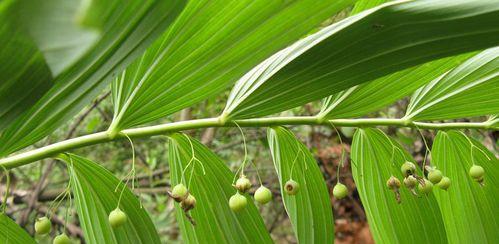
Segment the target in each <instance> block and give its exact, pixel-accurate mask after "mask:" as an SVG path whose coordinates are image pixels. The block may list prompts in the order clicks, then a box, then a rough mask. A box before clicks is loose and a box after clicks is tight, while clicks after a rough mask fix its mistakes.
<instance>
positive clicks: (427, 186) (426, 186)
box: [418, 179, 433, 194]
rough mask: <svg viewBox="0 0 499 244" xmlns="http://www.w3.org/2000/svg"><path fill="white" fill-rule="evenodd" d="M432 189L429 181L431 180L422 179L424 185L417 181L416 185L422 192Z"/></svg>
mask: <svg viewBox="0 0 499 244" xmlns="http://www.w3.org/2000/svg"><path fill="white" fill-rule="evenodd" d="M432 189H433V183H431V181H429V180H427V179H424V185H422V184H421V183H419V185H418V190H419V191H420V192H422V193H424V194H428V193H430V192H431V190H432Z"/></svg>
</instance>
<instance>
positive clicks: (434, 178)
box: [428, 169, 444, 184]
mask: <svg viewBox="0 0 499 244" xmlns="http://www.w3.org/2000/svg"><path fill="white" fill-rule="evenodd" d="M442 177H444V176H443V174H442V171H440V170H438V169H434V170H432V171H430V172H429V173H428V180H430V181H431V183H433V184H437V183H438V182H440V180H442Z"/></svg>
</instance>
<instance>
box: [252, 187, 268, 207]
mask: <svg viewBox="0 0 499 244" xmlns="http://www.w3.org/2000/svg"><path fill="white" fill-rule="evenodd" d="M254 197H255V201H257V202H258V203H260V204H266V203H268V202H270V201H271V200H272V192H271V191H270V190H269V188H267V187H265V186H260V187H258V189H256V191H255V196H254Z"/></svg>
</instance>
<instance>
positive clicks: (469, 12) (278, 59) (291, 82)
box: [223, 0, 499, 119]
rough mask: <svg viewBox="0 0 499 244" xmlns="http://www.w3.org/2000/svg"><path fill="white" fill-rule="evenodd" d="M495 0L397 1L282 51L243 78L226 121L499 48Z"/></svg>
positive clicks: (235, 92) (228, 104)
mask: <svg viewBox="0 0 499 244" xmlns="http://www.w3.org/2000/svg"><path fill="white" fill-rule="evenodd" d="M497 22H499V4H497V1H495V0H484V1H467V0H458V1H456V0H442V1H433V0H422V1H397V2H391V3H387V4H385V5H382V6H379V7H376V8H374V9H371V10H367V11H365V12H362V13H360V14H358V15H354V16H352V17H350V18H347V19H345V20H343V21H340V22H338V23H336V24H334V25H331V26H329V27H326V28H324V29H322V30H321V31H319V32H317V33H316V34H313V35H310V36H309V37H307V38H305V39H303V40H301V41H299V42H297V43H295V44H294V45H292V46H291V47H289V48H286V49H284V50H282V51H281V52H279V53H277V54H275V55H274V56H272V57H270V58H269V59H267V60H265V61H264V62H262V63H261V64H260V65H258V66H257V67H255V68H254V69H253V70H251V71H250V72H249V73H247V74H246V75H245V76H244V77H242V78H241V79H240V80H239V81H238V82H237V83H236V86H235V87H234V89H233V90H232V93H231V95H230V96H229V101H228V103H227V106H226V109H225V111H224V115H223V116H224V117H226V118H227V119H230V118H248V117H256V116H262V115H268V114H272V113H275V112H279V111H283V110H286V109H289V108H293V107H296V106H300V105H303V104H305V103H307V102H310V101H314V100H317V99H320V98H323V97H325V96H327V95H332V94H334V93H336V92H339V91H341V90H344V89H346V88H349V87H352V86H355V85H358V84H360V83H363V82H366V81H370V80H374V79H376V78H379V77H382V76H384V75H387V74H389V73H392V72H395V71H399V70H403V69H405V68H408V67H411V66H414V65H417V64H421V63H425V62H428V61H430V60H434V59H438V58H442V57H446V56H452V55H455V54H459V53H463V52H468V51H472V50H478V49H483V48H487V47H491V46H495V45H497V44H499V35H498V33H499V26H498V25H497Z"/></svg>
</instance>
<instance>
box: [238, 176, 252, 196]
mask: <svg viewBox="0 0 499 244" xmlns="http://www.w3.org/2000/svg"><path fill="white" fill-rule="evenodd" d="M250 188H251V182H250V180H249V179H248V178H246V176H244V175H243V176H241V178H239V179H237V181H236V189H237V190H238V191H239V192H241V193H245V192H246V191H248V190H249V189H250Z"/></svg>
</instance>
